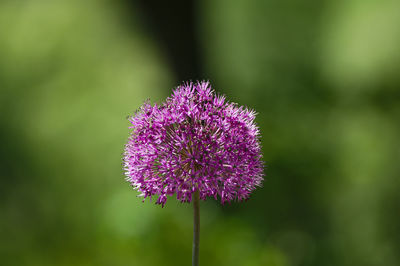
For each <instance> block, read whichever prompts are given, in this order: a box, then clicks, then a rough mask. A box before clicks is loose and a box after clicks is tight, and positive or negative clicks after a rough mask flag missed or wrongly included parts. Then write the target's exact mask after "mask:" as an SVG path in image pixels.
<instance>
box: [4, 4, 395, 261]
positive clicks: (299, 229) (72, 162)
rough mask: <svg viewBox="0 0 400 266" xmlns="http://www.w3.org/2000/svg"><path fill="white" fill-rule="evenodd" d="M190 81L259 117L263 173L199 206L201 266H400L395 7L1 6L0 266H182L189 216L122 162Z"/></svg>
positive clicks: (188, 258) (189, 210)
mask: <svg viewBox="0 0 400 266" xmlns="http://www.w3.org/2000/svg"><path fill="white" fill-rule="evenodd" d="M190 79H191V80H197V79H206V80H210V81H211V83H212V84H213V86H214V88H215V89H216V90H217V91H218V92H220V93H224V94H226V95H227V97H228V98H229V99H231V100H232V101H235V102H238V103H240V104H243V105H247V106H249V107H252V108H255V109H256V110H257V111H258V113H259V115H258V117H257V123H258V124H259V126H260V128H261V132H262V145H263V153H264V158H265V161H266V162H267V169H266V178H265V182H264V187H263V188H260V189H258V190H257V191H255V192H254V193H253V194H252V197H251V199H250V200H249V201H247V202H244V203H232V204H230V205H226V206H221V205H220V204H219V203H218V202H215V201H213V200H208V201H206V202H202V204H201V215H202V217H201V219H202V224H201V253H200V254H201V256H200V262H201V265H211V266H212V265H219V266H222V265H241V266H242V265H243V266H256V265H266V266H300V265H304V266H305V265H310V266H311V265H313V266H337V265H341V266H347V265H348V266H355V265H362V266H372V265H385V266H395V265H400V252H399V250H400V193H399V191H400V178H399V177H400V176H399V173H400V163H399V159H400V140H399V136H400V1H398V0H322V1H321V0H303V1H296V0H291V1H290V0H235V1H233V0H218V1H216V0H198V1H194V0H170V1H145V0H141V1H139V0H138V1H127V0H114V1H111V0H98V1H95V0H87V1H78V0H57V1H50V0H30V1H28V0H26V1H15V0H1V1H0V141H1V146H0V160H1V161H0V176H1V183H0V264H1V265H29V266H30V265H38V266H39V265H40V266H42V265H43V266H46V265H116V266H118V265H141V266H153V265H166V266H168V265H171V266H172V265H173V266H179V265H190V261H191V241H192V208H191V206H190V205H189V204H181V203H178V202H177V201H175V200H174V199H170V200H169V201H168V203H167V205H166V207H165V208H161V207H160V206H159V205H155V204H154V202H153V203H152V202H148V201H147V202H145V203H142V202H141V199H140V198H137V193H136V192H135V191H133V190H132V189H131V188H130V187H129V184H128V183H127V182H125V180H124V175H123V170H122V166H121V153H122V151H123V145H124V143H125V141H126V139H127V137H128V132H129V131H128V126H129V123H128V121H127V120H126V116H127V115H129V114H132V113H133V111H134V110H135V109H137V108H138V107H139V106H140V105H141V104H142V102H143V101H144V100H146V99H147V98H150V99H151V100H152V101H153V102H154V101H155V102H160V101H161V100H162V99H163V98H165V97H166V96H168V94H169V93H170V92H171V90H172V89H173V88H174V87H175V86H177V85H179V84H180V83H182V82H183V81H184V80H190Z"/></svg>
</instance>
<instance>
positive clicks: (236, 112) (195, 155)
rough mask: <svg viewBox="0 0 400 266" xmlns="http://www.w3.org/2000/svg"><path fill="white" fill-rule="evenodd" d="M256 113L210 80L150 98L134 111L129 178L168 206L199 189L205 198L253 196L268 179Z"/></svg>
mask: <svg viewBox="0 0 400 266" xmlns="http://www.w3.org/2000/svg"><path fill="white" fill-rule="evenodd" d="M255 116H256V113H255V111H253V110H249V109H247V108H245V107H242V106H238V105H237V104H236V103H230V102H228V101H226V99H225V97H224V96H221V95H217V94H216V93H215V92H214V90H213V89H212V88H211V86H210V84H209V82H204V81H203V82H197V83H185V84H183V85H181V86H178V87H177V88H176V89H175V90H174V91H173V93H172V95H171V96H170V97H169V98H167V99H166V101H165V102H164V103H162V104H161V105H157V104H154V105H151V104H150V102H148V101H147V102H145V103H144V104H143V105H142V106H141V107H140V109H139V110H138V111H137V112H136V114H135V115H133V116H131V117H129V121H130V123H131V126H130V128H131V130H132V131H131V133H130V137H129V139H128V142H127V144H126V145H125V152H124V155H123V165H124V170H125V175H126V180H127V181H129V182H130V183H131V185H132V186H133V187H134V188H136V189H137V190H138V191H140V192H141V196H143V197H144V198H147V197H150V198H151V197H152V196H153V195H154V196H158V199H157V201H156V203H157V204H162V206H164V204H165V203H166V201H167V196H173V195H176V198H177V199H178V200H180V201H181V202H190V201H191V200H192V195H193V193H194V192H196V191H198V192H199V194H200V199H202V200H205V199H206V198H207V197H213V198H215V199H218V198H219V199H220V200H221V202H222V203H225V202H230V201H233V200H239V201H240V200H244V199H247V198H248V197H249V195H250V193H251V192H252V191H253V190H254V189H255V188H256V187H257V186H260V185H261V182H262V180H263V168H264V163H263V161H262V154H261V146H260V133H259V129H258V127H257V125H256V124H255V122H254V119H255Z"/></svg>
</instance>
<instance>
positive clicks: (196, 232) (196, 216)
mask: <svg viewBox="0 0 400 266" xmlns="http://www.w3.org/2000/svg"><path fill="white" fill-rule="evenodd" d="M199 203H200V194H199V191H196V192H195V193H194V195H193V253H192V266H199V241H200V206H199Z"/></svg>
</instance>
